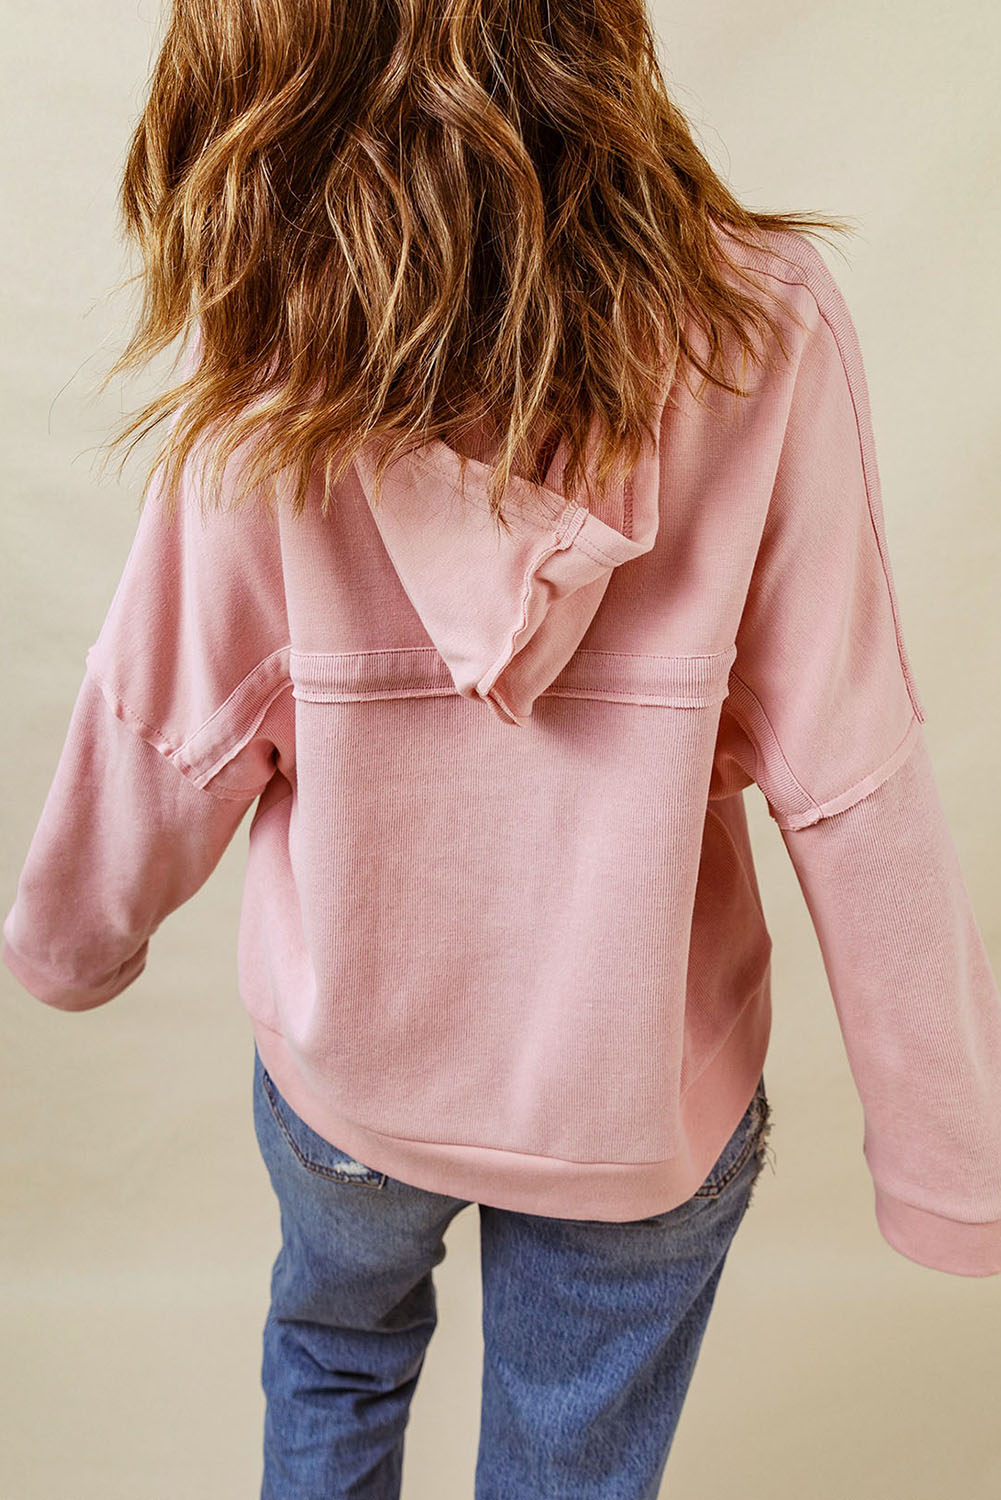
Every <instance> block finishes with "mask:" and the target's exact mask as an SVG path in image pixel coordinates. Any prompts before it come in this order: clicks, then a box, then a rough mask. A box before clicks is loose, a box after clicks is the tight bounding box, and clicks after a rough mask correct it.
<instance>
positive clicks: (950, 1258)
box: [876, 1187, 1001, 1276]
mask: <svg viewBox="0 0 1001 1500" xmlns="http://www.w3.org/2000/svg"><path fill="white" fill-rule="evenodd" d="M876 1220H877V1222H878V1224H879V1228H880V1232H881V1234H882V1235H883V1238H884V1239H885V1240H886V1241H887V1242H888V1243H889V1244H890V1245H892V1246H893V1248H894V1249H895V1250H899V1251H900V1253H901V1254H902V1255H906V1256H907V1257H908V1258H909V1259H910V1260H914V1261H917V1263H918V1265H921V1266H928V1267H929V1268H930V1269H931V1270H933V1271H950V1272H952V1273H953V1274H954V1275H958V1276H993V1275H996V1274H997V1273H998V1272H999V1271H1001V1219H995V1220H993V1221H992V1222H991V1223H981V1224H975V1223H970V1222H968V1221H966V1220H961V1219H946V1218H943V1217H942V1215H941V1214H934V1213H929V1211H928V1210H927V1209H924V1208H915V1207H914V1205H913V1204H912V1203H904V1202H902V1201H901V1199H899V1198H895V1197H894V1196H893V1194H892V1193H887V1192H884V1191H883V1189H882V1188H880V1187H877V1188H876Z"/></svg>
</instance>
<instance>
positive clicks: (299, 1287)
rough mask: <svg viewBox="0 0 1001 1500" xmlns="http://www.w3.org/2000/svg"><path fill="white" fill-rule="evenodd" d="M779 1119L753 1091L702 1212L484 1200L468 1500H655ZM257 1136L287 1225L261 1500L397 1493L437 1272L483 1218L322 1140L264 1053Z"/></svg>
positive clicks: (270, 1336)
mask: <svg viewBox="0 0 1001 1500" xmlns="http://www.w3.org/2000/svg"><path fill="white" fill-rule="evenodd" d="M769 1124H770V1108H769V1104H768V1099H767V1097H766V1094H765V1089H764V1078H763V1077H762V1078H761V1079H760V1080H759V1082H758V1086H757V1090H756V1091H755V1094H754V1096H753V1098H752V1099H751V1102H750V1104H749V1105H748V1107H747V1110H746V1112H745V1113H744V1116H743V1118H742V1119H741V1120H740V1122H739V1123H738V1125H737V1128H736V1130H735V1131H734V1133H733V1135H732V1136H731V1138H730V1140H729V1141H728V1142H727V1144H726V1146H724V1148H723V1151H722V1153H721V1154H720V1156H719V1159H718V1160H717V1162H716V1163H715V1165H714V1166H713V1168H712V1170H711V1171H710V1173H709V1175H708V1176H707V1177H706V1179H705V1181H704V1182H703V1183H702V1185H701V1186H700V1187H699V1188H698V1190H697V1191H696V1193H695V1194H694V1195H693V1197H691V1198H689V1199H688V1200H687V1201H686V1202H684V1203H682V1204H679V1205H678V1206H677V1207H676V1208H672V1209H670V1210H668V1211H667V1212H665V1213H661V1214H657V1215H656V1216H654V1217H652V1218H648V1219H637V1220H632V1221H630V1222H628V1223H611V1222H605V1221H601V1220H593V1219H554V1218H545V1217H541V1216H538V1215H533V1214H525V1213H514V1212H512V1211H510V1210H508V1209H500V1208H492V1207H490V1206H488V1205H485V1204H479V1205H478V1207H479V1215H480V1264H481V1274H482V1285H483V1342H484V1361H483V1380H482V1405H481V1421H480V1436H479V1450H478V1457H477V1463H476V1479H475V1485H476V1488H475V1500H598V1497H600V1500H655V1497H656V1495H657V1493H658V1489H659V1487H660V1481H661V1477H662V1475H663V1472H664V1468H665V1465H666V1463H667V1456H668V1452H669V1450H670V1447H671V1444H672V1441H673V1439H674V1433H675V1428H676V1427H677V1423H678V1418H679V1416H680V1414H681V1407H682V1403H683V1401H684V1399H685V1395H686V1393H687V1390H688V1386H689V1383H690V1381H691V1377H692V1373H693V1371H694V1368H695V1361H696V1358H697V1356H698V1352H699V1348H700V1345H701V1343H702V1337H703V1334H704V1332H705V1328H706V1324H707V1322H708V1318H709V1313H710V1310H711V1307H712V1304H713V1300H714V1298H715V1295H716V1289H717V1286H718V1283H719V1279H720V1275H721V1273H722V1270H723V1263H724V1261H725V1260H726V1256H727V1251H728V1250H729V1247H730V1244H731V1241H732V1240H733V1237H734V1235H735V1234H736V1231H737V1229H738V1227H739V1225H740V1222H741V1220H742V1218H743V1216H744V1213H745V1211H746V1209H747V1206H748V1203H749V1200H750V1196H751V1190H752V1188H753V1186H754V1183H755V1182H756V1180H757V1177H758V1175H759V1173H760V1171H761V1168H762V1165H763V1163H764V1138H765V1134H766V1131H767V1128H768V1125H769ZM254 1126H255V1130H256V1133H257V1139H258V1143H259V1146H260V1149H261V1153H262V1155H263V1158H264V1162H265V1165H266V1166H267V1169H268V1174H269V1176H270V1178H271V1184H272V1187H273V1188H274V1191H275V1194H276V1196H277V1198H278V1203H279V1208H280V1211H281V1230H282V1245H281V1249H280V1250H279V1252H278V1256H277V1258H276V1260H275V1263H274V1268H273V1271H272V1274H271V1303H270V1307H269V1310H268V1315H267V1319H266V1321H265V1324H264V1331H263V1360H262V1365H261V1378H262V1385H263V1387H264V1393H265V1397H266V1411H265V1421H264V1476H263V1483H262V1488H261V1500H348V1497H350V1500H399V1496H400V1493H401V1479H402V1470H403V1442H404V1429H405V1427H406V1425H407V1420H408V1417H409V1411H410V1402H411V1398H412V1396H413V1394H414V1390H415V1388H416V1385H417V1380H418V1377H419V1375H420V1372H421V1367H422V1364H423V1361H424V1356H425V1353H426V1351H427V1346H428V1342H429V1340H430V1338H431V1335H432V1333H433V1332H434V1328H435V1323H436V1321H437V1315H436V1303H435V1288H434V1282H433V1276H432V1272H433V1268H434V1267H435V1266H436V1265H438V1264H440V1262H441V1261H442V1260H443V1259H444V1256H445V1244H444V1238H443V1237H444V1234H445V1231H446V1229H447V1228H448V1226H449V1224H450V1223H451V1221H452V1219H454V1218H455V1216H456V1215H457V1214H458V1213H459V1212H460V1211H461V1210H462V1209H464V1208H468V1207H470V1206H471V1205H470V1203H469V1202H468V1201H467V1200H466V1199H463V1198H451V1197H447V1196H445V1195H444V1194H441V1193H433V1192H429V1191H427V1190H426V1189H424V1188H417V1187H413V1186H411V1185H409V1184H407V1183H404V1182H398V1181H396V1180H395V1179H394V1178H392V1177H388V1176H387V1175H385V1174H384V1173H381V1172H376V1171H374V1170H372V1169H370V1168H368V1167H366V1166H364V1165H363V1164H361V1163H359V1162H357V1161H356V1160H355V1159H354V1158H352V1157H350V1156H348V1155H346V1154H345V1153H344V1152H343V1151H340V1150H338V1148H337V1147H336V1146H332V1145H331V1144H330V1143H329V1142H328V1141H327V1140H325V1139H324V1138H323V1137H322V1136H320V1135H318V1134H317V1133H316V1132H315V1131H314V1130H312V1129H311V1128H310V1126H308V1125H307V1124H306V1123H305V1122H304V1121H303V1120H302V1119H301V1118H300V1117H299V1116H298V1115H297V1114H295V1113H294V1112H293V1111H292V1109H291V1108H290V1107H289V1105H288V1104H287V1102H286V1101H285V1100H284V1099H283V1097H282V1096H281V1094H279V1092H278V1090H277V1088H276V1086H275V1083H274V1080H273V1079H272V1078H271V1076H270V1075H269V1074H268V1072H267V1071H266V1069H265V1068H264V1065H263V1063H262V1062H261V1059H260V1056H259V1055H258V1054H257V1052H256V1048H255V1066H254Z"/></svg>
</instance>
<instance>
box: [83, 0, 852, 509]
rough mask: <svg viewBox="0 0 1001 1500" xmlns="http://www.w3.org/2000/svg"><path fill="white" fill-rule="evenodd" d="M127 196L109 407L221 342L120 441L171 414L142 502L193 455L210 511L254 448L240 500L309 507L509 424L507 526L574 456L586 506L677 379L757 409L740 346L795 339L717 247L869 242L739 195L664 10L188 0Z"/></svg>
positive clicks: (429, 1)
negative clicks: (136, 288)
mask: <svg viewBox="0 0 1001 1500" xmlns="http://www.w3.org/2000/svg"><path fill="white" fill-rule="evenodd" d="M120 203H121V212H122V219H123V225H124V229H125V232H126V235H127V236H128V237H129V239H130V240H132V241H133V242H134V243H135V244H136V245H137V246H138V249H139V251H140V254H141V258H142V269H141V270H140V271H139V272H138V273H137V276H135V277H132V278H130V281H135V280H139V281H140V283H141V288H142V308H141V312H140V314H139V316H138V319H137V323H136V327H135V329H134V332H133V333H132V336H131V338H130V339H129V342H128V344H127V346H126V348H125V350H124V351H123V353H122V354H121V355H120V356H119V358H118V359H117V360H116V361H115V364H114V365H113V366H112V368H111V370H110V371H109V373H108V375H107V377H106V379H105V384H106V383H107V381H108V380H110V379H111V378H112V377H113V376H114V375H115V374H117V373H119V372H121V371H124V370H127V369H129V368H132V367H136V366H139V365H140V364H142V363H144V362H145V361H146V360H148V359H150V358H151V357H153V356H154V355H156V354H158V353H159V352H160V351H161V350H163V349H165V348H167V347H168V346H169V345H170V344H171V343H172V342H173V341H174V340H175V339H176V338H178V337H179V336H183V337H185V338H188V339H191V338H192V336H193V335H195V334H197V338H198V352H199V359H198V361H197V363H196V364H194V366H193V368H192V369H191V371H190V374H189V376H188V378H187V379H184V380H182V381H181V382H180V383H178V384H175V385H174V386H173V387H172V388H171V389H169V390H167V391H165V392H164V393H163V394H162V395H160V396H158V397H157V398H156V399H154V400H153V401H151V402H150V403H149V404H148V405H146V406H145V407H144V408H143V409H142V410H140V411H139V412H138V413H137V414H136V415H135V416H134V417H133V418H131V419H130V420H128V421H127V423H126V424H125V425H124V426H123V427H122V429H121V430H120V432H119V433H118V434H117V435H116V436H115V438H114V439H113V441H112V443H111V444H110V451H113V450H114V449H115V448H118V447H119V446H120V445H122V444H124V443H125V442H126V441H127V440H130V439H131V441H130V443H129V450H128V451H129V452H131V449H132V447H133V446H134V445H135V443H137V442H138V441H139V440H140V439H141V438H142V437H143V436H145V434H146V433H147V432H149V431H150V430H151V429H152V428H153V427H155V426H156V425H157V424H158V423H159V422H161V421H162V420H163V419H164V418H167V417H170V418H171V421H170V424H169V431H168V436H167V440H166V442H165V444H164V445H163V447H162V448H161V450H160V452H159V453H158V455H157V458H156V460H155V462H154V464H153V467H152V469H151V470H150V473H149V475H148V476H147V480H146V486H144V490H143V498H144V499H145V495H146V490H147V488H148V486H149V483H150V479H151V478H152V474H153V472H155V470H156V469H157V468H159V467H161V466H163V467H164V481H165V486H166V489H167V492H168V494H170V495H172V494H173V491H174V487H175V486H176V484H177V482H178V479H179V476H180V473H181V470H182V468H183V466H184V465H185V463H186V462H187V461H188V459H189V458H190V457H191V455H192V454H193V453H194V451H195V449H196V447H201V448H202V451H203V455H204V461H205V462H207V461H208V459H209V457H211V461H212V468H211V473H212V480H211V484H210V488H212V487H213V486H214V485H216V484H217V483H218V480H219V478H220V476H221V473H222V470H223V468H224V467H225V466H226V464H227V463H228V461H229V459H230V458H231V457H232V456H233V455H234V454H235V453H236V451H237V450H238V449H239V450H240V451H241V455H242V456H243V458H244V463H243V468H242V476H241V478H242V489H241V491H240V494H239V496H238V498H246V497H247V496H249V495H250V494H251V493H252V492H255V493H258V494H259V495H262V496H264V497H265V498H266V499H268V497H269V495H270V491H271V490H272V489H274V487H275V480H276V476H278V475H279V474H281V475H282V476H283V483H284V484H285V485H286V486H287V493H288V495H289V498H290V500H291V503H292V506H293V508H294V510H295V511H296V513H300V512H301V510H302V508H303V507H304V505H305V504H306V499H307V487H308V485H309V483H310V480H311V476H313V475H314V474H315V473H316V471H317V469H318V468H322V471H323V497H322V505H323V506H324V507H326V506H327V505H328V503H329V500H330V496H331V494H332V492H333V488H334V486H335V485H336V483H337V481H338V480H339V479H340V477H341V476H342V474H343V473H344V471H345V469H346V468H347V466H348V465H349V464H350V462H351V459H352V458H353V456H354V454H355V453H356V452H357V451H358V450H359V448H361V447H362V446H363V445H364V444H366V443H368V442H370V441H373V440H375V441H377V443H378V444H379V447H380V450H381V456H380V463H379V477H380V478H381V475H382V473H383V472H384V470H385V468H386V466H387V465H388V464H389V463H390V462H392V461H393V459H394V458H396V457H397V456H399V455H401V454H402V453H404V452H406V451H408V450H409V449H411V448H414V447H418V446H420V445H421V444H423V443H425V442H427V441H429V440H430V439H439V440H442V441H444V442H447V443H449V444H451V445H452V446H454V447H456V448H457V449H459V450H460V451H461V448H462V442H463V436H464V434H465V433H467V432H468V430H469V429H470V428H471V427H477V426H482V427H483V428H484V430H487V431H489V432H490V433H491V434H492V436H493V438H494V439H495V440H496V442H497V444H498V448H497V453H496V457H495V462H494V464H493V465H492V467H493V471H494V472H493V476H492V480H491V486H490V499H491V507H492V509H493V511H494V514H495V517H496V519H497V520H498V523H499V524H505V517H504V513H503V499H504V495H505V493H506V490H507V485H508V482H509V479H510V477H511V476H512V475H513V474H515V473H518V474H523V475H527V476H529V477H536V476H541V474H542V473H543V472H544V469H545V461H546V457H547V455H549V454H551V452H552V445H553V444H554V443H556V442H558V441H559V440H560V439H561V438H563V439H565V440H566V443H567V453H568V459H567V466H566V473H565V486H566V488H567V491H568V494H576V493H577V492H578V490H579V488H580V487H581V486H582V485H583V486H584V487H585V488H587V489H588V490H589V489H590V484H591V481H592V479H593V480H594V482H595V483H596V484H597V487H598V488H599V489H600V488H601V486H602V485H603V484H604V483H605V482H606V480H607V479H608V478H609V476H610V475H611V474H612V472H613V470H614V469H615V468H616V466H617V464H619V463H620V462H624V463H625V464H626V466H627V467H630V466H631V465H632V464H633V463H635V462H636V461H637V459H638V458H639V456H640V452H641V445H642V442H643V439H644V434H648V433H650V432H651V429H652V424H653V423H654V422H655V421H656V420H657V417H658V414H659V411H660V409H661V407H662V405H663V401H664V397H665V393H666V391H667V390H668V388H669V385H670V383H671V381H672V380H673V378H674V376H675V373H676V370H677V368H678V365H679V363H682V364H685V365H686V366H689V367H690V368H691V369H693V370H695V371H697V372H698V373H699V374H700V375H701V376H702V378H703V381H709V382H711V383H712V384H714V385H716V386H718V387H720V388H721V389H723V390H728V391H733V392H734V394H736V395H740V394H743V392H742V388H741V387H740V386H738V385H736V384H735V383H734V382H733V380H732V379H731V378H730V377H729V375H728V372H727V371H726V370H725V369H724V368H723V367H722V354H723V350H724V347H725V345H726V344H727V342H728V341H730V340H731V339H732V338H735V339H736V341H737V345H738V347H739V350H740V354H741V360H742V362H743V361H745V360H746V359H747V358H757V357H759V351H758V346H757V344H756V339H761V340H762V342H764V341H766V340H767V339H768V336H769V334H776V333H777V332H778V329H777V324H776V323H775V322H774V321H773V317H772V314H771V313H770V312H769V310H768V308H767V305H766V301H765V299H764V297H763V296H762V294H761V292H760V290H758V289H755V288H754V287H753V286H752V285H751V284H750V283H749V284H748V290H747V292H744V291H741V290H739V289H738V288H737V287H736V286H735V285H734V279H733V277H732V276H729V275H727V274H726V267H725V266H724V265H722V264H721V260H720V256H721V254H722V251H721V243H720V239H719V236H718V235H717V233H716V230H717V229H720V228H722V229H724V230H726V231H727V232H728V233H729V235H730V236H731V237H732V238H735V239H736V240H738V241H739V242H741V243H744V244H748V245H753V244H755V243H756V242H757V236H758V235H759V232H760V231H762V230H768V229H781V230H793V231H798V232H807V233H814V232H816V231H817V230H818V229H821V228H826V229H830V230H834V231H836V232H844V231H845V229H846V225H845V223H844V221H839V220H833V219H828V218H820V217H819V216H817V215H812V214H778V213H765V212H755V211H751V210H748V209H745V208H743V207H742V206H741V205H740V204H739V203H738V202H737V200H736V199H735V197H734V196H733V195H732V194H731V193H730V192H729V191H728V189H727V188H726V187H725V185H724V184H723V183H722V181H721V180H720V178H719V177H718V176H717V174H716V173H715V172H714V171H713V169H712V167H711V166H710V164H709V162H708V161H707V160H706V158H705V157H704V155H703V154H702V152H701V151H700V150H699V149H698V147H697V145H696V144H695V142H694V140H693V137H692V134H691V132H690V130H689V128H688V125H687V124H686V122H685V120H684V117H683V116H682V114H681V113H680V111H679V110H678V109H677V108H676V107H675V106H674V104H673V103H672V102H671V100H670V98H669V97H668V93H667V89H666V87H665V84H664V80H663V77H662V75H661V72H660V68H659V64H658V61H657V55H656V47H655V38H654V35H653V32H652V29H651V25H650V21H649V17H648V15H647V12H646V7H645V3H644V0H294V3H293V0H174V3H173V5H172V7H171V11H170V15H169V20H168V24H167V28H166V32H165V36H164V40H163V43H162V46H161V49H160V51H159V55H158V57H157V60H156V63H155V66H154V69H153V73H152V78H151V80H150V85H149V89H148V97H147V100H146V103H145V106H144V108H143V111H142V115H141V118H140V120H139V122H138V124H137V126H136V129H135V132H134V135H133V137H132V140H131V144H130V147H129V151H128V155H127V160H126V165H125V168H124V173H123V178H122V184H121V193H120ZM724 259H728V258H727V257H725V256H724ZM729 264H730V265H731V266H732V264H733V263H732V262H730V263H729ZM688 317H691V318H692V319H693V320H694V324H695V326H696V327H697V328H698V329H699V330H701V332H702V334H703V335H704V339H705V347H706V349H707V350H708V355H709V357H708V358H706V359H703V358H702V356H701V354H700V353H699V352H698V349H697V348H696V346H695V345H694V344H693V342H692V340H691V339H690V338H689V336H688V329H687V325H686V319H687V318H688ZM779 342H780V343H781V337H780V336H779ZM595 422H597V432H598V445H597V448H596V450H594V452H593V453H592V456H591V459H590V464H591V466H592V468H593V474H592V475H590V476H589V474H588V472H587V470H588V461H587V453H586V449H587V445H588V438H589V433H590V432H591V431H592V424H593V423H595ZM206 439H211V442H210V443H208V442H206V441H205V440H206ZM126 456H127V454H126ZM268 503H270V500H269V499H268Z"/></svg>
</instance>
